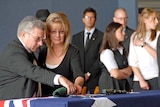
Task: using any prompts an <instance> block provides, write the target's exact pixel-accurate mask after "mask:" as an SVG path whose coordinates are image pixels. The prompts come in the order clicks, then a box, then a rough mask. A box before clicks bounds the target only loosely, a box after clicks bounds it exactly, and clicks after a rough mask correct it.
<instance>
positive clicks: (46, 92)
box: [38, 45, 84, 96]
mask: <svg viewBox="0 0 160 107" xmlns="http://www.w3.org/2000/svg"><path fill="white" fill-rule="evenodd" d="M46 55H47V47H44V48H43V49H42V50H41V51H40V54H39V58H38V63H39V65H40V66H42V67H43V68H46V69H48V70H51V71H52V72H55V73H57V74H60V75H63V76H65V77H66V78H67V79H69V80H70V81H72V82H74V80H75V79H76V78H77V77H78V76H81V77H84V74H83V72H82V68H81V64H80V56H79V51H78V50H77V49H76V48H75V47H73V46H72V45H69V48H68V50H67V52H66V55H65V57H64V58H63V60H62V62H61V63H60V64H59V66H58V67H56V68H54V69H50V68H47V67H46V63H45V61H46ZM60 87H62V86H61V85H54V87H50V86H47V85H44V84H42V96H51V95H52V93H53V91H54V90H56V89H57V88H60Z"/></svg>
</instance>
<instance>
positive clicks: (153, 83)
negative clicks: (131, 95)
mask: <svg viewBox="0 0 160 107" xmlns="http://www.w3.org/2000/svg"><path fill="white" fill-rule="evenodd" d="M146 81H147V82H148V84H149V87H150V89H149V90H159V89H160V88H159V86H158V78H153V79H150V80H146ZM133 91H134V92H138V91H145V89H142V88H141V87H140V84H139V81H133Z"/></svg>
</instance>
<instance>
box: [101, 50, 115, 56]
mask: <svg viewBox="0 0 160 107" xmlns="http://www.w3.org/2000/svg"><path fill="white" fill-rule="evenodd" d="M112 54H113V51H112V50H111V49H105V50H103V51H102V52H101V55H112Z"/></svg>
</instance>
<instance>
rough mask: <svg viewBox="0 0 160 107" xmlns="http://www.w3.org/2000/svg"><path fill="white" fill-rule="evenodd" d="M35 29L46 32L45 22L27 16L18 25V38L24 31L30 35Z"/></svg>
mask: <svg viewBox="0 0 160 107" xmlns="http://www.w3.org/2000/svg"><path fill="white" fill-rule="evenodd" d="M35 27H36V28H39V29H42V30H44V29H45V25H44V22H42V21H41V20H39V19H38V18H36V17H35V16H26V17H24V18H23V19H22V21H21V22H20V23H19V25H18V29H17V36H18V37H19V36H20V33H21V32H22V31H24V32H28V33H30V32H31V31H32V30H33V29H34V28H35Z"/></svg>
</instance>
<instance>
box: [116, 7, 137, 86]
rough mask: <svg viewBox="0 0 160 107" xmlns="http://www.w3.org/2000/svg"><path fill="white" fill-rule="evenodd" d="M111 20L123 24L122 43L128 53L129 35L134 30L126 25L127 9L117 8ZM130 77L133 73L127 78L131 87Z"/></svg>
mask: <svg viewBox="0 0 160 107" xmlns="http://www.w3.org/2000/svg"><path fill="white" fill-rule="evenodd" d="M113 21H114V22H117V23H120V24H122V25H123V28H124V31H125V38H124V41H123V42H122V43H123V45H124V48H125V50H126V52H127V54H128V53H129V44H130V37H131V35H132V33H133V32H134V30H133V29H131V28H129V27H128V26H127V21H128V15H127V11H126V10H125V9H124V8H117V9H116V10H115V12H114V17H113ZM132 78H133V75H131V77H130V78H128V82H129V84H130V87H131V88H132Z"/></svg>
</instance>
